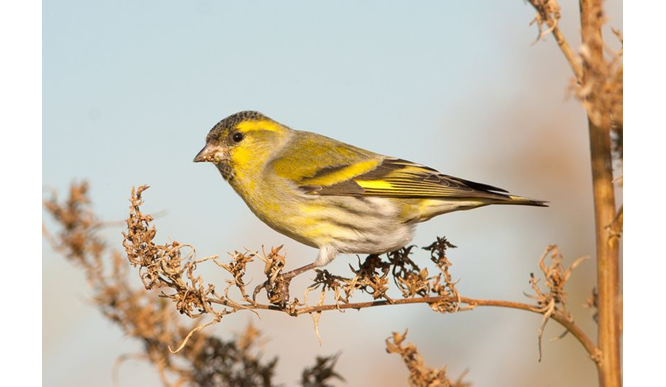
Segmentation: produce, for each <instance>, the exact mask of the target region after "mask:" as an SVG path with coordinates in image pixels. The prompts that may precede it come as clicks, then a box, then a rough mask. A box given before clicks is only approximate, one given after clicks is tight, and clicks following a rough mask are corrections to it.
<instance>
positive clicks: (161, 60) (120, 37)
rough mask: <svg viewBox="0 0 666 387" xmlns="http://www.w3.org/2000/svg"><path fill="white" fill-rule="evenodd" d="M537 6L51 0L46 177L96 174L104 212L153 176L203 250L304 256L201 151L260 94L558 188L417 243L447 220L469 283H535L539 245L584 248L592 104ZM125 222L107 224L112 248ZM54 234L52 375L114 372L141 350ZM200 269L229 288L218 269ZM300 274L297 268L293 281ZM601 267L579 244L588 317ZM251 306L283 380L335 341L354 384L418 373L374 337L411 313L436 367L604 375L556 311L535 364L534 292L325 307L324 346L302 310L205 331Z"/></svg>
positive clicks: (578, 284) (589, 228)
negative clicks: (96, 298) (123, 358)
mask: <svg viewBox="0 0 666 387" xmlns="http://www.w3.org/2000/svg"><path fill="white" fill-rule="evenodd" d="M560 3H561V4H560V5H561V6H562V7H563V9H562V20H561V22H560V26H561V28H562V29H563V32H564V33H565V35H566V36H567V38H568V39H569V40H570V42H571V44H572V46H573V47H578V46H579V44H580V40H579V27H578V26H579V24H578V23H579V19H578V17H579V16H578V5H577V2H573V1H572V2H560ZM605 5H606V10H607V13H608V18H609V24H608V26H612V27H615V28H618V29H622V4H621V2H618V1H608V2H606V3H605ZM534 15H535V13H534V10H533V9H532V7H531V6H529V4H527V3H526V2H524V1H518V0H516V1H511V2H490V1H465V2H451V1H448V2H442V1H420V2H410V3H407V2H401V1H364V2H357V1H336V2H325V3H324V2H317V3H316V4H315V3H313V2H307V1H290V2H280V3H277V2H270V1H256V2H252V3H251V4H250V3H248V2H242V3H241V2H218V1H212V0H211V1H206V0H197V1H192V2H179V1H165V0H161V1H142V2H136V1H114V2H91V1H83V0H77V1H71V0H66V1H59V2H45V3H43V166H42V168H43V184H44V185H45V186H48V187H53V188H55V189H56V190H58V191H60V192H62V193H63V195H64V193H65V190H66V189H67V187H68V185H69V184H70V183H71V182H72V181H75V180H81V179H87V180H88V181H89V182H90V185H91V197H92V200H93V203H94V208H95V210H96V212H97V213H98V214H99V215H100V217H102V218H103V219H104V220H108V221H115V220H123V219H124V218H125V217H126V216H127V208H128V205H129V202H128V200H127V199H128V197H129V193H130V189H131V187H132V186H137V185H140V184H148V185H150V186H151V187H152V188H151V189H150V190H149V191H148V192H147V193H146V194H145V197H146V200H147V203H146V210H147V211H148V212H157V211H161V210H166V211H167V215H165V216H162V217H160V218H159V219H158V220H157V221H156V224H157V228H158V240H159V241H161V242H166V241H167V240H168V239H169V238H172V239H175V240H178V241H179V242H182V243H190V244H192V245H194V246H196V247H197V251H198V253H199V254H200V255H201V256H207V255H212V254H221V255H225V254H226V252H230V251H233V250H235V249H238V250H240V249H242V248H244V247H247V248H249V249H251V250H260V249H261V247H262V246H274V245H280V244H284V245H285V249H284V250H283V251H286V253H287V260H288V261H287V262H288V263H287V265H288V268H295V267H297V266H300V265H302V264H305V263H309V262H311V261H312V260H313V259H314V258H315V257H316V250H315V249H312V248H309V247H306V246H303V245H300V244H299V243H297V242H295V241H293V240H290V239H289V238H287V237H285V236H282V235H280V234H278V233H276V232H274V231H272V230H271V229H270V228H268V227H267V226H265V225H264V224H263V223H261V221H259V220H258V219H257V218H255V217H254V215H252V213H251V212H250V211H249V209H248V208H247V207H246V206H245V204H244V203H243V201H242V200H241V199H240V198H239V197H238V196H236V194H235V193H234V192H233V191H232V189H231V188H230V187H229V186H228V185H227V183H226V182H224V181H223V180H222V178H221V176H220V174H219V173H218V172H217V170H216V169H215V168H214V167H213V166H212V165H208V164H206V165H202V164H194V163H192V158H193V157H194V155H195V154H196V153H197V152H198V151H199V150H200V149H201V147H203V145H204V138H205V136H206V133H207V132H208V130H209V129H210V128H211V127H212V126H213V125H214V124H215V123H217V122H218V121H219V120H220V119H222V118H224V117H226V116H227V115H230V114H232V113H234V112H237V111H239V110H259V111H261V112H263V113H264V114H266V115H268V116H269V117H272V118H274V119H276V120H277V121H280V122H282V123H284V124H286V125H288V126H290V127H292V128H295V129H300V130H308V131H314V132H317V133H320V134H323V135H326V136H329V137H333V138H336V139H339V140H342V141H345V142H348V143H352V144H354V145H357V146H360V147H362V148H366V149H370V150H373V151H375V152H379V153H383V154H387V155H392V156H399V157H401V158H404V159H408V160H412V161H416V162H419V163H423V164H426V165H429V166H432V167H434V168H436V169H438V170H440V171H441V172H443V173H446V174H450V175H453V176H458V177H462V178H465V179H469V180H473V181H478V182H483V183H487V184H491V185H495V186H499V187H502V188H506V189H508V190H510V191H511V192H512V193H515V194H518V195H523V196H528V197H532V198H535V199H541V200H548V201H550V203H551V207H550V208H533V207H503V206H497V207H488V208H482V209H478V210H474V211H467V212H458V213H453V214H448V215H445V216H441V217H438V218H435V219H433V220H431V221H429V222H427V223H425V224H422V225H421V226H420V227H419V229H418V232H417V235H416V238H415V240H414V243H415V244H417V245H419V246H425V245H428V244H430V243H431V242H432V241H433V240H434V239H435V237H436V236H446V237H447V238H448V239H449V240H450V241H451V242H452V243H454V244H455V245H457V246H458V248H457V249H454V250H451V251H450V253H449V255H448V256H449V259H450V260H451V261H452V263H453V267H452V269H451V272H452V274H453V276H454V277H455V278H457V279H460V282H459V284H458V290H459V291H460V292H461V294H463V295H465V296H468V297H478V298H494V299H506V300H516V301H527V299H526V298H525V297H524V295H523V292H525V291H528V290H529V284H528V279H529V274H530V273H531V272H535V273H537V272H538V265H537V260H538V258H539V257H540V255H541V254H542V253H543V251H544V250H545V248H546V246H547V245H549V244H558V245H559V246H560V249H561V252H562V253H563V254H564V256H565V258H566V262H565V263H566V264H567V265H568V264H570V263H571V262H573V260H575V259H576V258H578V257H581V256H584V255H593V254H594V235H593V207H592V195H591V181H590V167H589V162H588V157H589V155H588V140H587V125H586V118H585V114H584V111H583V109H582V107H581V106H580V105H579V103H578V102H577V101H575V100H574V99H573V98H568V97H567V93H566V91H567V87H568V85H569V82H570V79H571V72H570V70H569V68H568V65H567V63H566V62H565V60H564V58H563V57H562V55H561V53H560V52H559V50H558V48H557V45H556V43H555V41H554V39H552V38H551V37H550V36H549V37H548V38H546V42H545V43H544V42H540V43H536V44H534V42H535V39H536V38H537V29H536V27H535V26H529V23H530V21H531V20H532V19H533V18H534ZM607 32H608V31H607ZM609 35H610V34H607V35H606V36H609ZM608 40H609V41H611V42H613V39H611V38H609V39H608ZM620 196H621V193H620ZM45 225H46V226H47V227H49V226H50V225H51V223H50V222H49V220H48V219H47V218H45ZM121 231H122V228H121V227H117V228H109V229H105V230H104V234H105V236H106V237H107V239H108V241H109V243H110V244H112V245H114V246H116V247H117V248H119V249H120V248H121V244H120V243H121V240H122V236H121V235H120V233H121ZM43 245H44V247H43V284H42V285H43V286H42V289H43V290H42V292H43V294H42V296H43V325H42V326H43V344H42V345H43V352H42V353H43V359H42V360H43V382H44V385H48V386H85V385H97V386H111V385H113V382H112V377H111V375H112V368H113V366H114V363H115V361H116V359H117V358H118V356H119V355H122V354H127V353H136V352H141V347H140V344H139V343H137V342H135V341H133V340H132V339H131V338H127V337H124V335H123V333H122V332H121V331H120V329H118V328H117V327H115V326H114V325H113V324H112V323H111V322H109V321H108V320H106V319H105V318H104V317H103V316H102V315H101V314H100V313H99V312H98V311H97V310H96V309H95V308H94V306H93V305H92V303H91V302H90V300H89V288H88V286H87V284H86V281H85V279H84V276H83V273H81V272H80V270H79V269H77V268H75V267H72V266H71V265H70V264H69V263H68V262H66V261H65V260H64V259H63V258H61V257H60V256H58V255H57V254H55V253H54V252H53V251H52V250H51V249H50V248H49V246H48V244H47V243H46V242H45V243H44V244H43ZM427 258H428V255H427V253H425V252H417V253H416V254H415V255H414V259H415V261H416V262H423V263H425V262H427ZM351 260H354V261H355V258H354V257H351V256H341V257H339V258H338V259H337V260H336V261H335V262H334V263H333V264H331V265H330V267H329V269H330V270H331V271H333V272H334V273H338V274H343V275H347V274H348V273H349V271H348V269H347V263H348V262H350V261H351ZM213 266H214V265H213ZM255 266H256V269H258V270H259V269H261V267H260V266H262V265H260V264H257V265H255ZM202 270H203V272H204V274H206V275H207V276H206V279H208V280H209V281H211V282H215V281H217V283H219V284H220V286H222V284H223V281H224V279H223V276H222V275H221V274H222V273H221V272H220V271H219V270H218V269H216V268H214V267H210V268H202ZM306 276H307V275H305V276H303V277H306ZM255 278H260V274H259V271H257V273H256V275H255ZM135 283H136V285H137V286H140V281H139V278H138V275H137V276H136V281H135ZM307 283H308V281H307V278H300V279H299V281H295V282H294V283H293V284H292V292H293V293H300V290H299V289H304V288H305V286H307ZM594 283H595V270H594V263H593V261H588V262H586V263H584V264H582V265H581V266H580V267H579V269H577V270H576V272H575V273H574V275H573V277H572V278H571V280H570V282H569V284H568V291H569V308H570V309H571V312H572V313H573V315H574V316H575V320H576V321H577V323H578V324H580V325H581V326H582V328H583V329H584V330H585V331H586V332H588V334H590V335H592V336H595V335H596V334H595V332H596V329H595V324H594V322H593V321H592V312H591V311H590V310H588V309H585V308H583V304H584V302H585V300H586V299H587V297H588V296H589V295H590V293H591V290H592V287H593V285H594ZM251 286H254V283H253V284H252V285H251ZM250 321H252V322H254V324H255V325H256V327H257V328H259V329H260V330H261V331H262V332H263V334H264V337H265V338H266V341H265V344H264V346H263V349H262V350H263V353H264V354H265V356H266V357H272V356H275V355H279V356H280V360H279V363H278V366H277V377H276V380H277V381H278V382H281V383H283V384H284V385H293V384H295V383H296V381H297V380H299V378H300V372H301V371H302V369H303V368H304V367H305V366H310V365H312V364H314V358H315V356H317V355H330V354H334V353H337V352H341V356H340V359H339V361H338V367H337V370H338V371H339V372H340V373H341V374H342V375H343V376H344V377H345V379H346V380H347V383H346V385H349V386H359V385H372V384H377V381H378V380H379V381H380V382H381V385H386V386H401V385H406V384H407V376H408V371H407V368H406V367H404V365H403V363H402V361H401V359H400V358H399V357H398V356H397V355H388V354H386V352H385V349H384V348H385V342H384V340H385V339H386V338H387V337H388V336H389V335H390V334H391V332H392V331H400V332H402V331H404V330H405V329H406V328H409V337H408V339H409V340H410V341H412V342H413V343H414V344H416V345H417V346H418V347H419V350H420V352H421V354H422V355H423V356H424V359H425V361H426V362H427V364H428V365H429V366H431V367H441V366H443V365H446V366H447V370H448V372H449V375H450V376H451V377H452V378H454V379H455V378H456V377H457V376H458V375H459V374H461V373H463V372H464V371H465V370H469V374H468V376H467V378H466V379H467V380H468V381H471V382H473V383H474V385H475V386H537V385H538V386H561V385H567V386H589V385H595V384H596V371H595V368H594V365H593V364H592V362H591V361H589V360H588V358H587V356H586V354H585V352H584V350H583V348H582V347H581V346H580V345H579V344H578V342H577V341H576V340H575V339H573V338H572V337H568V336H567V337H565V338H564V339H562V340H559V341H556V342H552V343H551V342H549V339H550V338H552V337H555V336H557V335H559V334H560V333H561V332H562V328H560V327H559V326H558V325H557V324H556V323H554V322H551V323H550V324H549V325H548V328H547V329H546V334H545V336H544V349H543V360H542V361H541V362H539V361H538V350H537V336H536V332H537V329H538V327H539V324H540V316H538V315H535V314H530V313H526V312H522V311H514V310H508V309H492V308H478V309H476V310H474V311H472V312H461V313H456V314H453V315H441V314H436V313H433V312H432V311H431V310H430V309H429V308H428V307H427V306H424V305H411V306H400V307H387V308H372V309H366V310H362V311H360V312H357V311H348V312H346V313H337V312H333V313H327V314H324V315H323V316H322V318H321V320H320V323H319V330H320V332H321V336H322V345H321V346H320V344H319V341H318V339H317V337H316V335H315V333H314V330H313V328H312V321H311V319H310V318H309V317H306V316H303V317H301V318H298V319H294V318H292V317H289V316H286V315H282V314H277V313H262V314H261V320H259V319H257V318H256V317H254V316H253V315H252V314H250V313H237V314H235V315H231V316H229V317H226V318H225V319H224V320H223V321H222V323H221V324H218V325H217V326H215V327H214V328H213V329H214V332H215V334H216V335H218V336H220V337H222V338H225V339H229V338H231V337H232V336H233V334H234V333H236V332H240V331H242V330H243V328H244V327H245V325H246V324H247V323H248V322H250ZM285 349H288V351H285ZM118 377H119V385H121V386H146V385H159V384H160V381H159V378H158V376H157V373H156V371H155V370H154V368H153V367H152V366H151V365H150V364H147V363H143V362H140V361H127V362H125V363H123V365H122V366H121V367H120V370H119V373H118ZM340 384H342V383H340Z"/></svg>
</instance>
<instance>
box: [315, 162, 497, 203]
mask: <svg viewBox="0 0 666 387" xmlns="http://www.w3.org/2000/svg"><path fill="white" fill-rule="evenodd" d="M302 188H303V189H304V190H305V191H306V192H309V193H312V194H318V195H336V196H380V197H394V198H414V199H416V198H432V199H436V198H442V199H444V198H450V199H473V198H486V199H496V200H510V196H509V195H507V194H504V193H506V192H507V191H506V190H503V189H501V188H497V187H493V186H490V185H486V184H481V183H475V182H473V181H469V180H463V179H459V178H456V177H453V176H447V175H443V174H441V173H439V172H437V171H436V170H435V169H432V168H430V167H426V166H424V165H420V164H416V163H412V162H410V161H406V160H401V159H393V158H390V159H384V160H383V161H382V162H381V164H379V165H378V166H377V167H376V168H374V169H372V170H371V171H368V172H366V173H363V174H360V175H358V176H354V177H351V178H349V179H347V180H344V181H340V182H336V183H335V184H331V185H304V186H302Z"/></svg>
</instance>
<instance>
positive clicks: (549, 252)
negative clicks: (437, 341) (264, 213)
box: [125, 186, 597, 358]
mask: <svg viewBox="0 0 666 387" xmlns="http://www.w3.org/2000/svg"><path fill="white" fill-rule="evenodd" d="M146 189H147V187H146V186H142V187H139V188H138V189H136V190H132V197H131V203H132V205H131V207H130V218H129V219H128V231H127V233H126V234H125V247H126V249H127V253H128V258H129V259H130V262H131V263H132V264H133V265H136V266H139V268H140V273H141V278H142V279H143V281H144V284H146V286H147V287H150V288H153V287H156V286H157V287H160V288H164V290H166V289H169V290H170V292H169V293H163V297H166V298H169V299H171V300H173V301H174V302H175V303H176V308H177V309H178V310H179V311H181V313H184V314H188V315H189V314H193V313H192V310H196V311H197V314H196V316H198V315H200V314H205V313H212V314H213V315H214V318H215V320H214V321H215V322H219V321H220V319H221V318H222V317H224V316H225V315H227V314H230V313H235V312H237V311H240V310H251V311H254V312H256V311H258V310H271V311H280V312H284V313H287V314H289V315H292V316H299V315H302V314H311V315H313V316H314V317H315V329H316V321H317V319H318V316H319V314H320V313H321V312H324V311H331V310H339V311H341V310H345V309H363V308H368V307H376V306H385V305H400V304H413V303H425V304H428V305H429V306H430V308H431V309H432V310H434V311H436V312H440V313H454V312H457V311H462V310H470V309H473V308H475V307H477V306H497V307H508V308H513V309H521V310H526V311H530V312H533V313H539V314H541V315H543V322H542V325H541V327H540V328H539V331H538V339H539V353H541V344H540V342H541V336H542V335H543V328H544V326H545V324H546V323H547V321H548V320H549V319H553V320H555V321H557V322H558V323H560V324H561V325H562V326H563V327H564V328H565V329H566V330H567V331H568V332H570V333H572V334H573V335H574V336H575V337H576V338H577V339H578V340H579V341H580V342H581V343H582V344H583V346H584V347H585V349H586V350H587V352H588V354H589V355H590V356H591V357H593V358H596V356H597V349H596V347H595V345H594V344H593V343H592V341H591V340H590V339H589V338H588V337H587V336H586V335H585V333H584V332H583V331H582V330H581V329H580V328H579V327H578V326H577V325H576V324H574V322H573V319H572V317H571V315H570V314H569V313H568V312H567V309H566V301H567V297H566V292H565V291H564V285H565V283H566V281H567V280H568V279H569V277H570V276H571V273H572V271H573V269H574V268H575V267H576V266H577V265H578V264H579V263H580V262H581V261H582V259H579V260H577V261H576V262H574V263H573V264H572V265H571V267H569V268H566V269H565V268H564V266H563V265H562V256H561V255H560V253H559V251H558V249H557V247H556V246H549V247H548V248H547V249H546V252H545V253H544V254H543V256H542V257H541V259H540V261H539V266H540V269H541V271H542V274H543V277H544V282H545V284H546V289H543V290H542V289H541V288H539V286H538V283H539V280H537V279H536V278H535V277H534V276H532V279H531V281H530V283H531V285H532V290H533V291H534V294H533V295H531V296H530V297H531V298H533V299H535V300H536V302H535V304H525V303H517V302H511V301H499V300H480V299H473V298H468V297H462V296H461V295H460V294H459V293H458V291H457V290H456V287H455V282H454V281H453V279H452V276H451V274H450V272H449V268H450V266H451V263H450V261H449V260H448V258H447V257H446V251H447V249H449V248H452V247H455V246H453V245H452V244H451V243H449V242H448V241H447V240H446V239H445V238H437V241H435V242H434V243H433V244H431V245H430V246H427V247H424V249H425V250H427V251H429V252H430V258H431V261H432V262H433V263H434V264H435V265H436V267H437V270H438V272H437V274H435V275H431V274H430V273H429V270H428V269H427V268H420V267H419V266H418V265H417V264H416V263H415V262H414V261H413V260H412V259H411V258H410V255H411V253H412V250H413V249H414V246H408V247H406V248H403V249H401V250H399V251H396V252H393V253H390V254H387V258H388V261H384V260H382V259H381V258H380V257H379V256H376V255H371V256H369V257H367V258H366V259H365V260H363V261H359V262H358V268H355V267H353V266H351V265H350V269H351V271H352V273H353V276H352V277H343V276H339V275H334V274H332V273H330V272H328V271H327V270H317V271H316V277H315V279H314V281H313V283H312V285H310V287H308V289H307V290H306V291H305V294H304V297H303V301H299V300H298V299H297V298H294V299H288V300H285V299H283V297H282V295H280V294H279V293H276V294H270V295H269V302H270V303H269V304H261V303H258V302H256V301H254V300H253V299H250V297H249V296H248V295H247V292H246V287H247V282H246V281H245V280H244V279H243V276H244V274H245V272H246V265H247V264H248V263H250V262H252V261H253V259H254V258H255V257H256V256H258V255H259V253H254V252H250V251H246V252H245V253H240V252H237V251H236V252H234V253H233V254H230V257H231V262H229V263H222V262H220V261H219V258H218V257H217V256H215V257H208V258H204V259H199V260H197V259H196V256H195V255H194V253H193V251H194V250H193V249H192V248H191V247H189V246H187V245H181V244H179V243H178V242H171V243H169V244H167V245H156V244H155V243H154V242H153V238H154V237H155V227H154V226H152V225H151V219H150V216H148V215H144V214H142V213H141V209H140V205H141V204H142V203H143V199H142V197H141V195H142V193H143V192H144V191H145V190H146ZM185 246H187V251H188V254H186V255H185V256H186V257H187V262H185V260H184V259H183V258H181V257H182V256H183V254H182V253H180V249H181V248H183V249H184V248H185ZM281 248H282V246H280V247H277V248H272V249H271V250H270V252H269V253H268V254H266V253H263V254H261V255H259V256H260V258H261V260H262V261H263V262H264V263H265V269H264V273H265V275H266V278H267V282H268V283H269V285H270V284H271V283H272V281H279V278H280V274H281V272H282V269H283V268H284V265H285V259H284V256H283V255H281V254H280V250H281ZM547 258H550V259H551V261H552V264H551V265H550V266H548V265H546V259H547ZM205 260H211V261H213V262H215V263H216V264H217V265H218V266H220V267H221V268H223V269H224V270H226V271H227V272H228V273H229V274H230V275H231V277H232V278H233V280H228V281H227V282H228V283H227V287H226V288H225V290H224V291H223V292H222V293H219V292H217V291H216V290H215V286H214V285H212V284H204V283H203V281H202V279H201V278H200V277H198V276H195V274H194V271H195V269H196V264H198V263H201V262H203V261H205ZM176 263H177V264H176ZM178 265H182V266H181V267H179V266H178ZM389 275H390V277H392V279H393V283H394V285H395V288H396V289H397V290H398V291H399V292H400V296H401V298H397V297H391V296H389V291H390V290H391V287H390V286H389V282H390V279H389ZM183 277H187V280H184V279H183ZM231 288H236V289H237V290H238V293H239V294H240V298H241V299H242V300H240V301H235V300H233V299H232V298H231V296H230V291H229V290H230V289H231ZM271 288H274V289H279V288H280V287H279V286H271ZM316 290H318V291H319V293H320V296H319V299H318V303H317V304H316V305H309V304H308V294H309V293H310V292H312V291H316ZM356 294H359V295H363V294H365V295H366V296H369V297H370V298H371V299H372V300H371V301H365V302H352V301H351V299H352V297H353V296H355V295H356ZM194 295H196V297H195V296H194ZM327 295H330V296H332V299H333V303H330V304H325V300H326V296H327ZM187 297H189V298H187ZM184 299H188V300H189V302H188V303H183V301H182V300H184ZM215 305H217V306H218V307H220V308H219V309H218V308H216V307H215ZM193 315H194V314H193ZM181 347H182V346H181Z"/></svg>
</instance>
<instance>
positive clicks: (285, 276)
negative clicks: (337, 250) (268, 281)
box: [282, 262, 319, 284]
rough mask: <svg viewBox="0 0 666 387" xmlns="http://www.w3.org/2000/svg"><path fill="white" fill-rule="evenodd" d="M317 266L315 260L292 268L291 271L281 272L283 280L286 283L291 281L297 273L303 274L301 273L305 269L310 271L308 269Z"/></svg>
mask: <svg viewBox="0 0 666 387" xmlns="http://www.w3.org/2000/svg"><path fill="white" fill-rule="evenodd" d="M318 266H319V265H317V264H316V263H315V262H312V263H311V264H309V265H305V266H301V267H299V268H298V269H294V270H292V271H288V272H286V273H284V274H282V279H283V280H284V281H286V282H287V284H288V283H289V282H291V280H292V279H293V278H294V277H296V276H297V275H299V274H303V273H305V272H306V271H310V270H312V269H314V268H316V267H318Z"/></svg>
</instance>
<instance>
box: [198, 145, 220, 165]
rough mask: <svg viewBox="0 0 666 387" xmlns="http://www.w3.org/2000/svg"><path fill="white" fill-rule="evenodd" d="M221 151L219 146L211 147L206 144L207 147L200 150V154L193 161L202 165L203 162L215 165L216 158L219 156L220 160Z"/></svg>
mask: <svg viewBox="0 0 666 387" xmlns="http://www.w3.org/2000/svg"><path fill="white" fill-rule="evenodd" d="M220 150H221V149H220V147H219V146H217V145H211V144H210V143H209V144H206V146H205V147H203V149H202V150H200V151H199V153H197V155H196V157H194V160H193V161H194V162H195V163H201V162H209V163H214V162H216V160H215V159H216V157H215V156H217V158H218V160H219V158H220V156H219V155H218V152H220Z"/></svg>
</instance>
